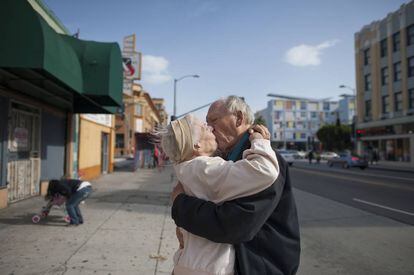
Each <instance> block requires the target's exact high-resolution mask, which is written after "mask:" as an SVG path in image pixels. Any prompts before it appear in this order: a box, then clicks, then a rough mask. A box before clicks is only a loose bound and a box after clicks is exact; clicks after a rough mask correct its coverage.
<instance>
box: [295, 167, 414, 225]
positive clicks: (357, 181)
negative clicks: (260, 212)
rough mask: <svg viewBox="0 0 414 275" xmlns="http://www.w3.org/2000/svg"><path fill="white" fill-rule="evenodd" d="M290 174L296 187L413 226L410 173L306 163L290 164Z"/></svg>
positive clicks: (413, 188)
mask: <svg viewBox="0 0 414 275" xmlns="http://www.w3.org/2000/svg"><path fill="white" fill-rule="evenodd" d="M290 173H291V178H292V184H293V186H294V187H295V188H297V189H300V190H303V191H306V192H309V193H312V194H316V195H319V196H322V197H325V198H328V199H331V200H334V201H337V202H341V203H344V204H346V205H350V206H352V207H356V208H358V209H362V210H365V211H367V212H370V213H373V214H376V215H380V216H385V217H388V218H391V219H394V220H397V221H399V222H403V223H405V224H409V225H414V173H409V172H395V171H385V170H378V169H370V168H368V169H366V170H360V169H359V168H351V169H344V168H340V167H328V166H327V165H326V163H321V164H319V165H318V164H316V163H314V164H312V165H309V164H308V163H306V162H296V163H294V164H293V166H291V169H290Z"/></svg>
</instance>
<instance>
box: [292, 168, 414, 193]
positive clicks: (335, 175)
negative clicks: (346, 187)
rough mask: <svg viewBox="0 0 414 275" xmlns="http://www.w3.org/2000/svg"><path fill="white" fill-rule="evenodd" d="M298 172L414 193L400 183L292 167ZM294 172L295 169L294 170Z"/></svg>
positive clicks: (412, 189) (411, 189)
mask: <svg viewBox="0 0 414 275" xmlns="http://www.w3.org/2000/svg"><path fill="white" fill-rule="evenodd" d="M292 168H294V169H296V170H300V171H302V172H304V173H310V174H316V175H320V176H324V177H331V178H336V179H343V180H346V181H352V182H363V183H367V184H370V185H377V186H384V187H388V188H393V189H398V190H407V191H411V192H413V191H414V187H408V186H405V185H403V186H401V184H398V183H393V184H389V183H383V182H374V181H369V180H365V179H360V178H350V177H349V176H340V175H337V174H332V172H335V171H332V172H329V171H325V173H323V172H320V171H314V170H313V171H312V170H310V169H306V168H302V167H298V166H296V167H292ZM292 170H293V169H292Z"/></svg>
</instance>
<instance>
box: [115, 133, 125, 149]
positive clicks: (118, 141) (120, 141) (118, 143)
mask: <svg viewBox="0 0 414 275" xmlns="http://www.w3.org/2000/svg"><path fill="white" fill-rule="evenodd" d="M115 147H116V148H124V134H116V138H115Z"/></svg>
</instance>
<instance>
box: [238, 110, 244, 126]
mask: <svg viewBox="0 0 414 275" xmlns="http://www.w3.org/2000/svg"><path fill="white" fill-rule="evenodd" d="M243 119H244V116H243V113H242V112H241V111H237V112H236V126H237V127H239V126H240V125H242V124H243Z"/></svg>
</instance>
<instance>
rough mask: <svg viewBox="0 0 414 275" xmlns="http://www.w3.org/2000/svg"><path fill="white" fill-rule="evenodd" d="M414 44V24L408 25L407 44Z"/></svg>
mask: <svg viewBox="0 0 414 275" xmlns="http://www.w3.org/2000/svg"><path fill="white" fill-rule="evenodd" d="M410 45H414V24H413V25H410V26H408V27H407V46H410Z"/></svg>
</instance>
